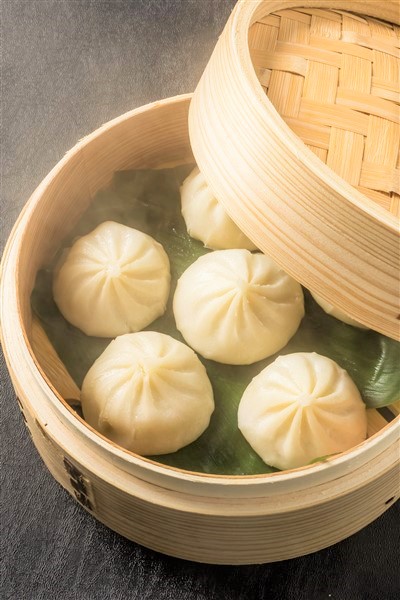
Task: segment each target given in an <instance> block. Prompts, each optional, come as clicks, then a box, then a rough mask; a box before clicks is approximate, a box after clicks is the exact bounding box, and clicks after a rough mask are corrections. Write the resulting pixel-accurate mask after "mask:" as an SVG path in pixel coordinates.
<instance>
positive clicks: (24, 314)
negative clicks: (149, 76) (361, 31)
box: [1, 95, 400, 564]
mask: <svg viewBox="0 0 400 600" xmlns="http://www.w3.org/2000/svg"><path fill="white" fill-rule="evenodd" d="M190 99H191V96H189V95H186V96H178V97H175V98H172V99H168V100H164V101H161V102H156V103H154V104H150V105H148V106H145V107H143V108H140V109H137V110H135V111H132V112H129V113H127V114H125V115H123V116H121V117H119V118H117V119H115V120H113V121H111V122H110V123H108V124H106V125H104V126H103V127H101V128H100V129H98V130H97V131H96V132H94V133H93V134H91V135H90V136H88V137H87V138H85V139H84V140H82V141H81V142H79V144H77V145H76V146H75V147H74V148H73V149H72V150H71V151H70V152H69V153H68V154H67V155H66V156H65V157H64V158H63V159H62V160H61V161H60V163H58V165H57V166H56V167H55V168H54V169H53V170H52V171H51V173H50V174H49V175H48V176H47V177H46V179H45V180H44V181H43V182H42V183H41V185H40V186H39V187H38V188H37V190H36V191H35V192H34V194H33V196H32V197H31V199H30V200H29V202H28V203H27V205H26V207H25V209H24V210H23V212H22V214H21V215H20V217H19V219H18V221H17V223H16V225H15V227H14V230H13V232H12V234H11V237H10V239H9V241H8V244H7V247H6V250H5V253H4V257H3V273H2V285H1V324H2V344H3V349H4V353H5V356H6V360H7V364H8V368H9V371H10V374H11V378H12V381H13V385H14V387H15V391H16V394H17V397H18V398H19V403H20V407H21V411H22V413H23V416H24V419H25V422H26V425H27V427H28V430H29V432H30V433H31V435H32V438H33V441H34V444H35V446H36V448H37V450H38V452H39V453H40V455H41V457H42V459H43V461H44V463H45V464H46V466H47V467H48V469H49V470H50V472H51V473H52V474H53V476H54V477H55V479H56V480H57V481H58V482H59V483H60V484H61V485H62V486H63V487H64V488H65V489H66V490H67V491H68V492H69V493H70V494H71V495H72V496H73V497H74V498H75V499H76V500H77V501H78V502H79V503H80V504H81V505H82V506H83V507H84V508H85V509H86V510H87V511H88V512H89V513H90V514H92V515H93V516H94V517H95V518H96V519H98V520H99V521H101V522H102V523H104V524H106V525H108V526H109V527H110V528H112V529H113V530H115V531H117V532H118V533H120V534H122V535H123V536H125V537H127V538H129V539H131V540H134V541H136V542H139V543H140V544H143V545H145V546H147V547H149V548H152V549H155V550H158V551H160V552H163V553H166V554H169V555H173V556H177V557H181V558H185V559H190V560H194V561H199V562H208V563H221V564H246V563H262V562H271V561H277V560H283V559H287V558H291V557H296V556H300V555H303V554H307V553H310V552H313V551H316V550H319V549H321V548H324V547H326V546H329V545H331V544H333V543H335V542H338V541H339V540H341V539H343V538H345V537H347V536H349V535H351V534H352V533H354V532H356V531H358V530H359V529H360V528H362V527H364V526H365V525H367V524H368V523H370V522H371V521H372V520H374V519H375V518H376V517H378V516H379V515H380V514H382V513H383V512H384V511H385V510H386V509H387V508H388V507H389V506H390V505H391V504H392V503H393V502H394V501H395V499H396V498H397V497H398V493H399V490H398V476H399V471H398V466H399V453H398V437H399V429H400V423H399V419H400V417H398V416H396V414H397V412H398V411H397V409H396V407H395V406H392V407H390V410H389V409H385V410H383V411H380V412H378V411H377V410H369V411H368V413H369V416H368V419H369V426H368V435H369V439H368V440H367V441H365V442H364V443H362V444H360V445H359V446H357V447H356V448H354V449H352V450H350V451H348V452H345V453H343V454H341V455H338V456H337V457H333V458H331V459H329V460H327V461H326V462H322V463H319V464H315V465H313V466H309V467H304V468H301V469H296V470H293V471H287V472H283V473H274V474H270V475H258V476H246V477H238V476H232V477H228V476H210V475H200V474H196V473H191V472H185V471H181V470H178V469H174V468H170V467H166V466H162V465H160V464H158V463H156V462H154V461H150V460H147V459H144V458H141V457H139V456H137V455H135V454H133V453H131V452H128V451H126V450H123V449H122V448H120V447H118V446H117V445H115V444H113V443H112V442H110V441H108V440H107V439H106V438H104V437H102V436H101V435H99V434H98V433H96V432H95V431H94V430H93V429H92V428H91V427H90V426H88V425H87V424H86V423H85V422H84V421H83V420H82V419H81V418H79V417H78V416H77V414H76V413H75V412H74V411H73V410H72V409H71V406H70V405H69V403H68V400H69V399H71V398H77V396H78V393H79V390H78V389H77V387H76V386H75V384H74V382H73V381H72V380H71V379H70V377H69V375H68V373H67V372H66V370H65V368H64V367H63V365H62V364H60V360H59V359H58V356H57V355H56V353H55V351H54V349H53V348H52V346H51V344H50V342H49V341H48V339H47V338H46V336H45V334H44V332H43V330H42V329H41V327H40V325H39V324H38V323H37V322H36V321H35V320H33V319H32V315H31V309H30V294H31V290H32V287H33V284H34V280H35V276H36V273H37V271H38V269H39V268H41V267H42V266H43V264H44V263H46V261H48V260H49V258H50V257H51V255H52V254H53V253H54V251H55V250H56V249H57V248H58V247H59V245H60V241H61V239H62V238H63V236H64V235H65V234H66V233H67V232H68V231H69V230H70V228H71V227H72V226H73V225H74V223H75V222H76V220H77V219H79V216H80V214H81V213H82V212H83V211H84V210H85V208H86V206H87V205H88V203H90V201H91V199H92V198H93V196H94V195H95V193H96V192H97V190H99V189H100V188H103V187H104V186H106V185H107V184H108V183H109V182H110V180H111V177H112V175H113V173H114V172H115V171H117V170H121V169H134V168H147V167H157V166H165V164H166V163H167V162H168V163H171V162H175V163H177V162H178V163H179V162H187V161H192V160H193V156H192V153H191V149H190V143H189V137H188V125H187V119H188V109H189V103H190Z"/></svg>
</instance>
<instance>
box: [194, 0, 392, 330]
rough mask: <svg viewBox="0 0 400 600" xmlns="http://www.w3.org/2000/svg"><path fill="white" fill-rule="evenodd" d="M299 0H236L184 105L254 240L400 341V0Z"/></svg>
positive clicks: (217, 182) (217, 188)
mask: <svg viewBox="0 0 400 600" xmlns="http://www.w3.org/2000/svg"><path fill="white" fill-rule="evenodd" d="M298 6H299V2H298V1H297V2H296V1H295V0H294V1H291V0H286V1H283V0H281V1H272V0H264V1H263V0H242V1H240V2H239V3H238V4H237V6H236V8H235V10H234V12H233V13H232V15H231V18H230V20H229V21H228V23H227V25H226V28H225V30H224V32H223V34H222V36H221V38H220V40H219V42H218V44H217V46H216V48H215V51H214V53H213V56H212V57H211V60H210V62H209V65H208V66H207V68H206V71H205V73H204V75H203V77H202V79H201V81H200V83H199V86H198V88H197V90H196V92H195V97H194V100H193V102H192V107H191V112H190V135H191V143H192V147H193V151H194V154H195V157H196V160H197V162H198V164H199V166H200V169H201V170H202V171H203V173H204V175H205V177H206V179H207V180H208V182H209V183H210V185H211V187H212V188H213V190H214V192H215V194H216V196H217V197H218V198H219V200H220V201H221V202H222V203H223V204H224V206H225V208H226V209H227V210H228V212H229V213H230V214H231V216H232V217H233V218H234V220H235V221H236V222H237V223H238V225H239V226H240V227H241V228H242V229H243V231H244V232H245V233H246V234H247V235H248V236H249V237H250V238H252V239H253V241H254V242H255V243H256V244H257V245H258V246H259V247H260V249H261V250H263V251H264V252H266V253H268V254H270V255H271V256H273V257H274V258H275V260H276V261H277V262H278V263H280V264H281V266H282V267H283V268H284V269H285V270H286V271H287V272H289V273H290V274H291V275H293V276H294V277H295V278H296V279H297V280H299V281H300V282H301V283H302V284H303V285H305V286H306V287H308V288H309V289H311V290H313V291H316V292H318V293H319V294H320V295H321V296H322V297H323V298H325V299H327V300H329V301H330V302H331V303H332V304H334V305H336V306H337V307H338V308H340V309H342V310H344V311H345V312H347V313H348V314H349V315H351V316H352V317H354V318H355V319H357V320H358V321H360V322H361V323H364V324H365V325H367V326H369V327H371V328H373V329H375V330H377V331H380V332H382V333H384V334H386V335H388V336H390V337H393V338H398V337H399V332H400V331H399V330H400V328H399V312H400V311H399V300H398V292H399V280H398V267H399V236H398V216H399V210H400V209H399V206H400V205H399V198H400V196H399V192H400V189H399V188H400V185H399V184H400V181H399V141H400V131H399V116H400V112H399V66H400V65H399V31H400V30H399V27H398V26H397V25H395V24H393V23H398V22H399V14H398V13H399V5H398V2H397V1H394V2H393V1H386V2H376V1H375V0H365V1H363V2H362V1H353V2H342V1H341V0H337V1H336V2H332V1H324V0H309V1H303V2H302V3H301V7H300V8H298ZM332 6H333V7H334V10H332V9H331V7H332ZM342 9H343V10H351V11H354V12H352V13H349V12H344V11H343V10H342ZM384 20H385V21H384Z"/></svg>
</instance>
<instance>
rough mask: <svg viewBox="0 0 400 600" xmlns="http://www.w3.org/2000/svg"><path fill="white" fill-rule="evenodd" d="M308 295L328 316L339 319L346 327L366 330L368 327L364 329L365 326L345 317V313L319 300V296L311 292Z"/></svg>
mask: <svg viewBox="0 0 400 600" xmlns="http://www.w3.org/2000/svg"><path fill="white" fill-rule="evenodd" d="M310 294H311V296H312V297H313V298H314V300H315V302H316V303H317V304H319V305H320V307H321V308H322V309H323V310H324V311H325V312H326V313H327V314H328V315H331V316H332V317H335V319H339V321H343V323H347V325H352V326H353V327H358V328H359V329H368V327H365V325H361V323H359V322H358V321H355V320H354V319H352V318H351V317H349V316H348V315H346V313H344V312H343V311H342V310H340V308H335V307H334V306H333V305H332V304H330V303H329V302H328V301H327V300H324V299H323V298H321V296H318V295H317V294H314V292H311V291H310Z"/></svg>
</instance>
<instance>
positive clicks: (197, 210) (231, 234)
mask: <svg viewBox="0 0 400 600" xmlns="http://www.w3.org/2000/svg"><path fill="white" fill-rule="evenodd" d="M181 207H182V215H183V218H184V220H185V223H186V227H187V230H188V233H189V235H190V236H191V237H193V238H195V239H196V240H200V241H201V242H203V244H204V245H205V246H206V247H207V248H212V249H213V250H223V249H229V248H244V249H246V250H256V249H257V248H256V246H255V245H254V244H253V242H252V241H251V240H249V238H248V237H247V236H245V235H244V233H242V231H241V230H240V229H239V227H238V226H237V225H236V223H234V221H232V219H231V218H230V216H229V215H228V213H227V212H226V211H225V209H224V207H223V206H222V204H220V202H219V201H218V200H217V198H216V197H215V196H214V194H213V192H212V191H211V189H210V187H209V186H208V184H207V182H206V180H205V179H204V176H203V175H202V173H201V172H200V171H199V169H198V168H197V167H196V168H195V169H194V170H193V171H192V172H191V173H190V175H189V176H188V177H187V178H186V179H185V181H184V182H183V185H182V187H181Z"/></svg>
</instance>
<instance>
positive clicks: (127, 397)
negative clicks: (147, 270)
mask: <svg viewBox="0 0 400 600" xmlns="http://www.w3.org/2000/svg"><path fill="white" fill-rule="evenodd" d="M81 401H82V410H83V414H84V417H85V419H86V421H87V422H88V423H89V424H90V425H92V427H94V428H95V429H96V430H97V431H99V432H100V433H102V434H103V435H105V436H106V437H108V438H109V439H111V440H112V441H114V442H116V443H117V444H119V445H120V446H123V447H124V448H127V449H128V450H131V451H133V452H136V453H138V454H142V455H152V454H167V453H169V452H175V451H176V450H179V448H182V447H183V446H186V445H187V444H190V443H191V442H193V441H194V440H195V439H196V438H198V437H199V436H200V435H201V434H202V433H203V431H204V430H205V429H206V428H207V426H208V424H209V421H210V417H211V414H212V412H213V410H214V399H213V392H212V388H211V384H210V381H209V379H208V376H207V373H206V370H205V368H204V366H203V365H202V363H201V362H200V360H199V359H198V357H197V356H196V354H195V353H194V352H193V350H191V349H190V348H188V347H187V346H185V344H182V343H181V342H178V341H177V340H175V339H173V338H172V337H170V336H168V335H164V334H162V333H156V332H153V331H144V332H140V333H132V334H126V335H123V336H120V337H117V338H116V339H115V340H114V341H112V342H111V343H110V345H109V346H108V347H107V348H106V350H105V351H104V352H103V354H102V355H101V356H100V357H99V358H98V359H97V360H96V361H95V363H94V364H93V366H92V367H91V368H90V370H89V371H88V373H87V375H86V377H85V379H84V382H83V386H82V394H81Z"/></svg>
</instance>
